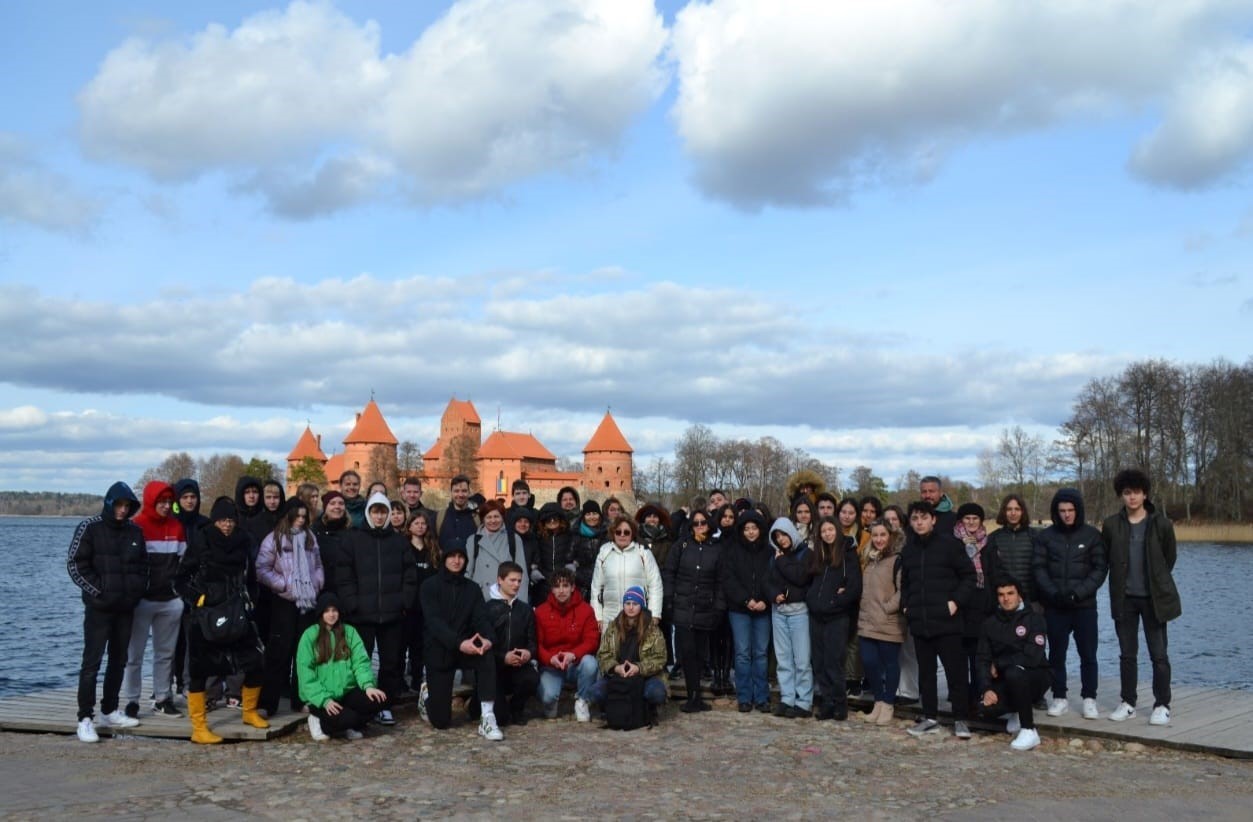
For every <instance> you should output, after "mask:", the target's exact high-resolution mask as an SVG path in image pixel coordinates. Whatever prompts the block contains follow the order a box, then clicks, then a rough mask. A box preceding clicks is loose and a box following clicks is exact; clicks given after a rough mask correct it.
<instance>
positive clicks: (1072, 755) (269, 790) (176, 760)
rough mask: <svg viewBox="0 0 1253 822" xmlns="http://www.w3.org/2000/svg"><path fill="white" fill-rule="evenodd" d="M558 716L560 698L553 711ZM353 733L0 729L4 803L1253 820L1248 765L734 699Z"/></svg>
mask: <svg viewBox="0 0 1253 822" xmlns="http://www.w3.org/2000/svg"><path fill="white" fill-rule="evenodd" d="M563 713H564V712H563ZM398 719H399V723H398V724H397V725H396V726H395V727H394V728H391V729H383V728H371V730H370V732H369V734H368V735H367V737H366V738H365V739H364V740H361V741H357V742H345V741H340V740H331V741H329V742H322V743H315V742H313V741H312V740H310V739H309V735H308V733H307V732H306V731H305V730H304V729H303V728H301V729H299V730H297V731H296V732H295V733H293V734H291V735H289V736H287V737H284V738H282V739H279V740H276V741H272V742H268V743H255V742H253V743H236V744H224V745H218V746H212V747H208V746H197V745H192V744H190V743H188V742H182V741H177V740H155V739H141V738H136V737H129V738H120V739H113V740H109V739H104V740H102V741H101V742H100V744H97V745H85V744H82V743H80V742H78V741H77V740H76V739H75V738H74V737H72V736H59V735H50V734H19V733H4V734H0V743H3V744H2V745H0V817H4V818H6V819H37V818H38V819H46V818H49V817H53V816H55V817H68V816H70V815H77V814H85V815H90V816H92V817H96V816H108V817H113V818H136V819H156V818H161V819H166V818H169V817H170V816H171V815H173V814H178V815H180V816H186V817H189V818H192V819H235V818H240V817H244V816H261V817H274V818H282V819H285V820H298V819H324V818H331V817H339V818H349V817H350V816H355V817H365V816H367V815H368V816H371V817H376V818H382V819H391V818H397V819H414V818H418V817H423V818H428V817H448V816H457V817H472V818H473V817H477V818H490V817H501V816H511V817H516V818H536V817H540V816H543V817H545V818H588V817H592V818H595V817H605V816H608V817H615V818H617V817H626V818H671V819H673V818H678V817H696V818H709V819H715V818H764V817H771V818H815V817H817V816H818V815H819V814H830V813H839V812H855V813H858V814H859V815H860V816H862V817H864V818H869V819H917V818H921V817H944V816H951V817H954V818H963V819H970V818H976V819H992V818H996V819H1001V820H1003V819H1007V818H1012V819H1014V820H1015V822H1020V820H1032V819H1040V820H1048V822H1055V820H1057V819H1059V818H1064V819H1111V818H1115V817H1118V816H1122V817H1134V818H1136V819H1137V822H1141V820H1151V819H1179V818H1184V817H1188V816H1191V817H1198V816H1204V817H1206V818H1210V819H1232V820H1236V819H1238V820H1248V818H1249V815H1248V808H1249V807H1250V803H1251V802H1253V762H1247V761H1234V760H1226V759H1217V758H1213V757H1208V756H1201V755H1194V754H1187V753H1180V752H1175V751H1162V750H1149V749H1145V748H1143V747H1142V746H1139V745H1134V744H1131V745H1121V744H1119V743H1110V742H1101V741H1097V740H1079V739H1073V740H1072V739H1068V738H1049V739H1046V740H1045V742H1044V744H1043V745H1042V746H1041V747H1040V748H1039V749H1037V750H1035V751H1033V752H1030V753H1026V754H1020V753H1013V752H1011V751H1010V750H1009V744H1008V743H1009V737H1008V736H1007V735H1005V734H991V733H985V734H979V733H976V735H975V738H974V739H973V740H971V741H969V742H961V741H958V740H956V739H955V738H953V737H952V736H951V734H949V733H948V732H947V729H946V732H945V733H943V734H941V735H937V736H932V737H928V738H925V739H922V740H915V739H911V738H910V737H908V735H906V734H905V731H904V728H905V727H906V726H907V725H908V723H907V722H905V721H901V722H898V723H897V724H896V725H894V726H892V727H891V728H873V727H872V728H867V727H865V726H863V724H862V723H861V722H858V721H855V720H850V721H848V722H816V721H814V720H812V719H810V720H803V719H777V718H775V717H772V716H766V715H763V714H758V713H752V714H739V713H737V712H736V711H735V710H734V708H733V707H731V706H729V705H725V704H724V705H720V706H719V708H718V709H717V710H715V711H713V712H711V713H705V714H699V715H686V714H680V713H678V712H677V710H676V709H675V708H674V707H673V706H670V707H667V708H666V709H665V711H664V712H663V717H662V722H661V724H660V725H659V726H658V727H657V728H654V729H650V730H639V731H634V732H631V733H620V732H615V731H608V730H603V729H601V728H600V726H599V723H596V722H593V723H590V724H578V723H576V722H574V721H573V719H571V718H569V717H568V716H565V715H563V716H562V718H560V719H557V720H552V721H545V720H539V719H532V720H531V721H530V723H529V724H528V725H527V726H526V727H522V728H516V727H511V728H507V729H506V730H505V734H506V740H505V741H504V742H501V743H489V742H486V741H484V740H481V739H480V738H479V737H478V736H477V735H476V733H475V726H474V725H472V724H470V723H468V722H461V723H459V724H454V726H453V727H452V728H451V729H449V730H447V731H443V732H439V731H435V730H434V729H432V728H430V727H429V726H428V725H426V724H424V723H422V722H421V721H420V720H419V719H418V718H417V714H416V711H415V710H414V709H413V708H412V707H411V706H410V707H407V708H404V709H402V710H401V711H400V712H399V714H398Z"/></svg>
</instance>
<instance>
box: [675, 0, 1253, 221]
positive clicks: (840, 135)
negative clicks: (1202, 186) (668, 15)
mask: <svg viewBox="0 0 1253 822" xmlns="http://www.w3.org/2000/svg"><path fill="white" fill-rule="evenodd" d="M1250 22H1253V15H1251V14H1250V9H1249V6H1248V4H1247V3H1242V2H1236V0H1213V1H1212V2H1195V3H1156V2H1148V1H1147V0H1144V1H1143V2H1126V3H1072V2H1065V3H1058V2H1045V0H1034V1H1033V2H1021V3H1001V2H997V1H996V0H972V2H963V3H950V2H945V1H944V0H905V2H899V3H823V2H816V0H792V1H791V2H778V0H711V2H704V3H691V4H689V5H688V6H687V7H685V8H684V9H683V10H682V11H680V12H679V14H678V15H677V19H676V23H675V27H674V32H673V43H672V56H673V58H674V60H675V61H676V63H677V65H678V78H679V88H678V98H677V101H676V103H675V107H674V117H675V120H676V123H677V126H678V130H679V133H680V135H681V136H682V138H683V141H684V144H685V146H686V149H687V151H688V153H689V154H690V155H691V157H692V159H693V161H694V163H695V178H696V182H697V184H698V186H699V187H700V188H701V189H702V190H703V191H704V192H705V193H706V194H708V195H710V196H713V197H716V198H719V199H723V200H726V201H729V202H731V203H734V204H736V205H738V206H741V207H745V208H758V207H761V206H763V205H770V204H774V205H784V206H814V205H828V204H832V203H838V202H841V201H842V200H844V199H846V198H847V197H848V196H849V195H850V194H851V193H852V192H853V191H855V190H857V188H858V187H860V186H863V185H867V184H880V183H883V182H885V181H886V182H895V181H901V180H920V179H927V178H928V177H930V176H931V175H933V174H934V173H935V172H936V170H937V169H938V168H939V167H940V166H941V164H942V163H943V160H944V158H945V157H946V156H947V155H948V154H949V153H951V152H952V151H954V150H955V149H959V148H960V147H962V146H964V145H965V144H967V143H969V142H971V141H973V140H975V139H978V138H981V137H984V136H987V135H998V134H1008V133H1014V132H1018V131H1022V130H1026V129H1034V128H1040V127H1045V126H1049V125H1052V124H1056V123H1061V122H1067V121H1071V120H1073V119H1075V118H1077V117H1093V116H1108V115H1111V114H1123V113H1129V112H1132V113H1134V112H1139V111H1140V110H1142V109H1143V108H1144V107H1148V106H1153V105H1157V104H1161V103H1162V101H1163V100H1168V105H1167V112H1166V114H1165V119H1164V122H1163V125H1162V128H1161V129H1160V130H1159V131H1158V132H1156V133H1154V134H1153V135H1151V136H1150V137H1149V138H1148V139H1147V140H1146V142H1145V143H1143V144H1142V145H1141V146H1139V147H1138V148H1137V149H1136V153H1135V157H1134V160H1133V164H1132V165H1133V169H1134V170H1136V172H1137V173H1140V174H1143V175H1145V176H1146V177H1149V178H1150V179H1155V180H1158V181H1163V182H1170V183H1172V184H1179V183H1181V182H1186V181H1195V182H1205V181H1209V180H1212V179H1215V178H1216V177H1217V176H1219V175H1221V174H1223V173H1226V172H1228V171H1231V170H1232V168H1233V166H1234V165H1236V164H1238V163H1241V162H1243V160H1244V159H1245V158H1246V156H1247V152H1248V150H1249V146H1250V144H1253V128H1251V127H1250V125H1249V123H1250V121H1251V119H1253V118H1251V116H1250V115H1249V113H1248V111H1249V109H1250V107H1249V106H1247V105H1243V103H1242V100H1243V99H1244V98H1245V97H1246V96H1247V95H1248V94H1250V93H1251V92H1249V91H1248V88H1249V86H1248V85H1247V79H1244V80H1243V82H1244V83H1245V84H1244V85H1243V86H1242V85H1241V82H1242V79H1243V78H1244V76H1245V74H1246V67H1247V61H1246V60H1244V59H1239V60H1236V59H1234V58H1232V57H1230V56H1229V57H1227V58H1224V59H1217V58H1216V57H1215V55H1220V54H1223V53H1224V52H1230V51H1231V49H1232V48H1233V47H1234V44H1235V43H1236V42H1237V41H1236V37H1237V33H1238V32H1239V31H1241V30H1243V29H1247V27H1248V24H1249V23H1250ZM1241 53H1243V52H1241ZM1216 59H1217V63H1218V67H1217V68H1215V69H1214V70H1212V71H1210V72H1208V73H1206V72H1202V73H1201V76H1199V77H1198V78H1195V79H1192V80H1187V81H1185V80H1183V79H1182V78H1184V77H1185V76H1187V74H1188V72H1189V71H1190V70H1192V69H1193V67H1195V66H1196V65H1198V64H1200V63H1204V62H1205V61H1207V60H1216ZM1197 90H1199V91H1200V92H1202V94H1201V97H1202V99H1200V100H1194V99H1192V98H1191V96H1190V93H1192V92H1195V91H1197ZM1242 105H1243V108H1242V107H1241V106H1242ZM1206 118H1211V119H1206ZM1212 118H1217V119H1218V120H1219V122H1218V123H1217V124H1215V123H1213V122H1212ZM1214 125H1216V131H1217V134H1209V133H1207V132H1206V129H1207V128H1208V127H1210V126H1214Z"/></svg>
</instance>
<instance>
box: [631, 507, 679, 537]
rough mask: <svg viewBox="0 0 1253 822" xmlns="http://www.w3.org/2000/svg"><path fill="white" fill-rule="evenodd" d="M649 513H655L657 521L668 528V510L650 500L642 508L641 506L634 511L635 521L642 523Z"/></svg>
mask: <svg viewBox="0 0 1253 822" xmlns="http://www.w3.org/2000/svg"><path fill="white" fill-rule="evenodd" d="M650 514H655V515H656V517H657V521H658V522H660V523H661V526H662V527H663V528H665V529H666V530H667V531H669V530H670V512H669V511H667V510H666V509H664V508H662V507H661V506H660V505H658V504H657V503H655V502H650V503H648V504H647V505H645V506H644V507H643V508H641V509H640V510H638V511H636V512H635V522H636V523H637V524H638V525H643V524H644V520H645V519H646V518H647V517H648V516H649V515H650Z"/></svg>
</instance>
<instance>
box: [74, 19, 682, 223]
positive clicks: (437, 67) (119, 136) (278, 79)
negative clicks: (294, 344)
mask: <svg viewBox="0 0 1253 822" xmlns="http://www.w3.org/2000/svg"><path fill="white" fill-rule="evenodd" d="M665 38H666V31H665V28H664V25H663V23H662V20H661V17H660V15H659V14H658V13H657V12H656V10H655V9H654V8H653V6H652V4H651V3H649V2H646V0H460V2H456V3H454V4H453V6H452V7H451V8H450V9H449V10H448V11H447V13H445V14H444V15H443V16H442V17H441V18H440V19H439V20H437V21H436V22H435V23H433V24H432V25H431V26H430V27H429V28H427V29H426V30H425V31H424V32H422V34H421V36H420V37H418V39H417V40H416V41H415V42H413V44H412V45H411V46H410V47H409V48H408V49H407V50H405V51H404V52H402V53H398V54H384V53H383V52H382V51H381V46H380V30H379V27H378V25H377V24H375V23H373V22H367V23H364V24H358V23H356V22H355V21H353V20H352V19H350V18H349V17H347V16H346V15H344V14H342V13H341V12H339V11H337V10H335V9H333V8H332V7H330V6H329V5H327V4H325V3H307V2H294V3H292V4H291V5H290V6H288V7H287V8H286V9H285V10H283V11H270V12H264V13H261V14H257V15H254V16H252V17H249V18H247V19H246V20H244V21H243V22H242V23H241V24H240V25H239V26H238V27H236V28H235V29H227V28H226V27H224V26H221V25H211V26H209V27H207V28H206V29H204V30H203V31H201V32H199V33H197V34H196V35H194V36H193V37H191V38H189V39H187V40H183V41H178V40H160V41H150V40H147V39H142V38H132V39H130V40H127V41H126V42H125V43H123V44H122V45H121V46H119V47H118V48H116V49H114V50H113V51H112V52H110V53H109V55H108V56H107V57H106V58H105V60H104V63H103V65H102V66H101V68H100V70H99V72H98V73H97V75H96V76H95V77H94V78H92V80H91V81H90V82H89V83H88V84H87V86H86V87H85V88H84V89H83V90H82V92H81V94H80V95H79V107H80V110H81V118H82V122H81V135H82V142H83V145H84V147H85V149H86V151H87V152H88V153H89V154H90V155H92V156H94V157H97V158H100V159H106V160H113V161H117V162H121V163H124V164H127V165H132V166H135V167H138V168H140V169H143V170H144V171H146V172H148V173H149V174H150V175H152V176H153V177H155V178H157V179H161V180H186V179H191V178H195V177H197V176H199V175H202V174H204V173H206V172H210V171H218V170H221V171H226V172H228V173H230V174H233V175H236V176H237V179H238V180H239V183H238V185H237V188H238V189H240V190H246V191H255V192H258V193H260V194H261V195H262V196H264V197H265V198H266V200H267V202H268V205H269V207H270V208H271V210H273V211H274V212H276V213H279V214H282V215H284V216H289V217H311V216H317V215H320V214H325V213H329V212H331V211H334V210H337V209H341V208H345V207H348V206H350V205H353V204H355V203H358V202H362V201H364V200H368V199H373V198H377V197H401V198H404V199H405V200H408V201H414V202H423V203H430V202H447V201H456V200H461V199H466V198H474V197H480V196H485V195H490V194H493V193H496V192H498V191H500V190H501V189H502V188H504V187H506V186H508V185H509V184H511V183H513V182H515V181H517V180H519V179H522V178H524V177H527V176H529V175H533V174H539V173H544V172H548V171H552V170H560V169H569V168H573V167H576V166H578V165H579V164H580V163H582V162H584V161H585V160H586V159H587V158H588V157H589V156H591V155H593V154H595V153H597V152H599V151H603V150H605V149H607V148H611V147H612V146H613V145H614V144H615V143H616V142H617V140H618V139H619V137H620V136H621V134H622V133H623V131H624V130H625V129H626V127H627V126H628V124H629V123H630V122H631V120H632V118H633V117H634V116H635V115H636V114H638V113H639V112H640V111H641V110H642V109H644V108H645V107H647V106H648V105H649V104H651V102H652V101H653V100H654V99H655V98H656V96H657V95H658V94H659V93H660V92H661V90H662V88H663V87H664V72H663V70H662V68H661V66H660V64H659V61H658V58H659V55H660V53H661V51H662V48H663V46H664V43H665Z"/></svg>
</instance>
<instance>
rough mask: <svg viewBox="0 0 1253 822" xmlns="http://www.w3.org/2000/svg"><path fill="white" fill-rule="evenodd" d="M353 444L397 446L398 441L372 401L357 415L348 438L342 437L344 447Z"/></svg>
mask: <svg viewBox="0 0 1253 822" xmlns="http://www.w3.org/2000/svg"><path fill="white" fill-rule="evenodd" d="M353 443H365V444H366V445H398V444H399V440H397V439H396V435H395V434H393V433H392V429H390V428H388V427H387V421H386V420H384V419H383V412H382V411H380V410H379V407H378V404H376V403H375V402H374V400H370V401H369V402H368V403H366V406H365V410H363V411H362V412H361V413H360V414H358V415H357V424H356V425H354V426H353V428H352V431H350V432H348V436H346V437H344V445H351V444H353Z"/></svg>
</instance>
